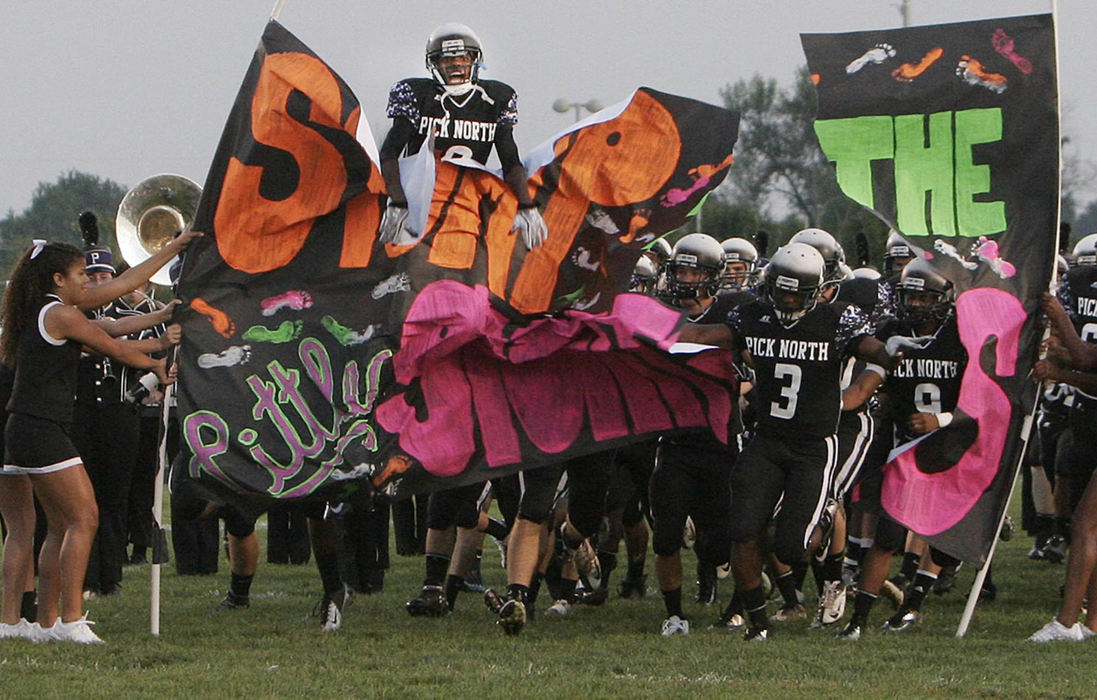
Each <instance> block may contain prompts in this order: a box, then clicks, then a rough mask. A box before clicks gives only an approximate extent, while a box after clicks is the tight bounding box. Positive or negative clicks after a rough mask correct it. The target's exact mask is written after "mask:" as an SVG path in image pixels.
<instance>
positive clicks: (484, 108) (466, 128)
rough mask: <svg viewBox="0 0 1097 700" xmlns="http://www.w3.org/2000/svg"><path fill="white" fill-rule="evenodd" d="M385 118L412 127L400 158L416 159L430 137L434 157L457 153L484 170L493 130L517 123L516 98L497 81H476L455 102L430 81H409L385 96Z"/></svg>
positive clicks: (422, 79)
mask: <svg viewBox="0 0 1097 700" xmlns="http://www.w3.org/2000/svg"><path fill="white" fill-rule="evenodd" d="M388 116H389V117H390V118H392V119H400V118H402V119H407V120H408V121H410V122H411V123H412V124H413V125H414V126H415V134H414V136H413V137H412V138H411V139H409V140H408V143H407V147H406V149H405V153H404V155H412V154H414V153H417V152H418V151H419V147H420V146H422V145H423V141H425V140H426V138H427V134H429V133H431V132H433V133H434V149H435V151H437V152H438V153H440V154H442V155H443V156H445V155H447V154H450V155H453V154H456V153H459V154H463V155H464V156H471V157H472V158H473V159H475V160H476V161H477V162H479V163H481V164H484V165H486V164H487V162H488V158H489V157H490V156H491V149H492V146H493V145H494V144H495V135H496V130H497V128H498V127H499V126H502V125H507V126H513V125H515V124H517V123H518V95H517V94H516V93H515V92H514V89H513V88H511V87H510V86H509V85H507V84H506V83H501V82H499V81H497V80H480V81H478V82H477V83H476V84H475V85H474V86H473V88H472V89H471V90H469V91H468V92H467V93H465V94H464V95H461V96H459V97H455V96H452V95H448V94H446V92H445V90H443V88H442V86H441V85H439V84H438V83H436V82H434V80H431V79H430V78H407V79H405V80H401V81H400V82H398V83H396V84H395V85H393V86H392V89H391V90H390V91H389V104H388ZM454 149H458V150H456V151H455V150H454Z"/></svg>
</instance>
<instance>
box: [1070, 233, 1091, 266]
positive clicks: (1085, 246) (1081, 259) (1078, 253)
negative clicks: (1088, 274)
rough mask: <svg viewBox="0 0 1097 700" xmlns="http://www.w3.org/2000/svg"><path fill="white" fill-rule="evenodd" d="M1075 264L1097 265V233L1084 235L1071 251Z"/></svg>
mask: <svg viewBox="0 0 1097 700" xmlns="http://www.w3.org/2000/svg"><path fill="white" fill-rule="evenodd" d="M1071 257H1073V258H1074V264H1075V265H1097V233H1091V234H1089V235H1088V236H1083V237H1082V238H1081V240H1079V241H1078V242H1077V243H1075V244H1074V250H1073V251H1071Z"/></svg>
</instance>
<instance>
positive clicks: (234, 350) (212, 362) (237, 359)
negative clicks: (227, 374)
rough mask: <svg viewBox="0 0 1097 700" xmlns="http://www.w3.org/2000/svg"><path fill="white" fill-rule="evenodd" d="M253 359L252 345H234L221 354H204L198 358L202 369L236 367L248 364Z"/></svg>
mask: <svg viewBox="0 0 1097 700" xmlns="http://www.w3.org/2000/svg"><path fill="white" fill-rule="evenodd" d="M250 359H251V346H250V345H233V346H232V347H229V348H226V349H225V350H224V351H222V352H220V353H213V352H204V353H202V354H201V355H199V356H198V366H199V367H201V368H202V369H213V368H214V367H235V366H236V365H242V364H246V363H247V361H248V360H250Z"/></svg>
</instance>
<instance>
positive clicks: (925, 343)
mask: <svg viewBox="0 0 1097 700" xmlns="http://www.w3.org/2000/svg"><path fill="white" fill-rule="evenodd" d="M932 342H933V336H932V335H923V336H918V337H917V338H906V337H904V336H901V335H893V336H891V337H890V338H888V339H887V342H885V343H884V349H885V350H886V351H887V354H888V355H890V356H891V357H895V356H896V355H898V354H899V353H901V352H902V351H903V350H908V349H909V350H925V349H926V348H927V347H929V344H930V343H932Z"/></svg>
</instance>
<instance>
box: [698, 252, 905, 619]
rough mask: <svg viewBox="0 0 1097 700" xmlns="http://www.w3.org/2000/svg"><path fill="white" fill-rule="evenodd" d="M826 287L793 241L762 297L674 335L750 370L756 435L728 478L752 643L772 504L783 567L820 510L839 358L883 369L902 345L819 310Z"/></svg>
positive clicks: (864, 322)
mask: <svg viewBox="0 0 1097 700" xmlns="http://www.w3.org/2000/svg"><path fill="white" fill-rule="evenodd" d="M823 281H824V262H823V257H822V256H821V255H820V254H819V253H818V251H816V250H815V249H814V248H812V247H811V246H808V245H806V244H803V243H791V244H789V245H786V246H784V247H782V248H780V249H779V250H778V251H777V252H776V253H775V254H774V256H773V258H772V259H771V260H770V263H769V265H768V266H767V267H766V271H765V274H764V281H763V289H762V292H763V295H762V298H760V299H759V300H757V301H754V302H751V303H749V304H744V305H742V306H739V307H737V308H735V309H733V310H732V312H731V313H730V314H728V317H727V320H726V322H725V323H723V324H698V323H694V324H686V325H685V326H684V327H683V328H682V330H681V332H680V335H679V340H680V341H682V342H694V343H703V344H708V345H715V346H718V347H724V348H733V349H736V350H744V351H746V353H747V354H748V357H749V358H750V361H751V362H752V363H753V365H754V371H755V391H756V392H757V394H758V404H759V410H758V421H757V431H756V434H755V436H754V437H753V438H752V439H751V441H750V442H749V443H748V444H747V445H746V447H745V448H744V450H743V452H742V454H740V456H739V459H738V461H737V462H736V465H735V468H734V469H733V470H732V475H731V479H732V483H731V490H732V502H731V541H732V572H733V574H734V576H735V583H736V587H737V595H738V596H739V598H740V600H741V601H742V605H743V608H744V609H745V610H746V612H747V616H748V618H749V625H750V626H749V627H748V629H747V632H746V635H745V639H747V640H751V641H764V640H766V639H767V638H768V636H769V629H768V621H767V618H766V596H765V593H764V590H763V588H762V550H761V547H760V542H759V539H760V536H761V534H762V532H763V529H764V528H765V526H766V524H767V522H769V520H770V519H771V518H772V516H773V512H774V509H775V507H776V505H777V503H778V501H779V500H781V499H782V498H783V500H782V505H781V512H780V514H779V515H778V517H777V520H776V527H775V532H774V543H773V550H774V553H775V554H776V555H777V558H778V559H779V560H781V561H783V562H784V563H786V564H792V563H798V562H801V561H803V558H804V556H805V554H806V552H807V549H808V543H809V540H810V538H811V537H812V535H813V534H814V531H815V529H816V528H815V525H816V523H817V522H818V520H819V518H820V516H821V514H822V512H823V508H824V506H825V505H826V502H827V497H828V494H829V487H830V484H829V483H828V479H827V477H828V475H829V474H830V468H829V467H830V464H831V461H832V460H833V459H834V456H835V453H836V450H835V444H834V442H835V440H834V433H835V430H836V428H837V425H838V416H839V412H840V408H841V392H840V379H841V371H842V367H843V364H844V359H845V357H846V356H848V355H850V354H852V355H855V356H858V357H860V358H862V359H864V360H866V361H868V362H872V363H875V364H878V365H882V366H885V367H890V366H892V365H894V363H895V360H896V356H897V355H899V354H900V351H901V350H902V348H903V346H904V343H902V342H899V343H893V344H892V345H890V346H885V344H884V343H882V342H880V341H879V340H877V339H876V338H875V337H873V328H872V325H871V323H870V322H869V320H868V317H867V316H866V315H865V314H864V312H862V311H861V310H860V309H858V308H857V307H855V306H850V305H847V304H844V303H841V302H838V303H833V304H825V303H822V304H821V303H819V290H820V288H821V287H822V286H823Z"/></svg>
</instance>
